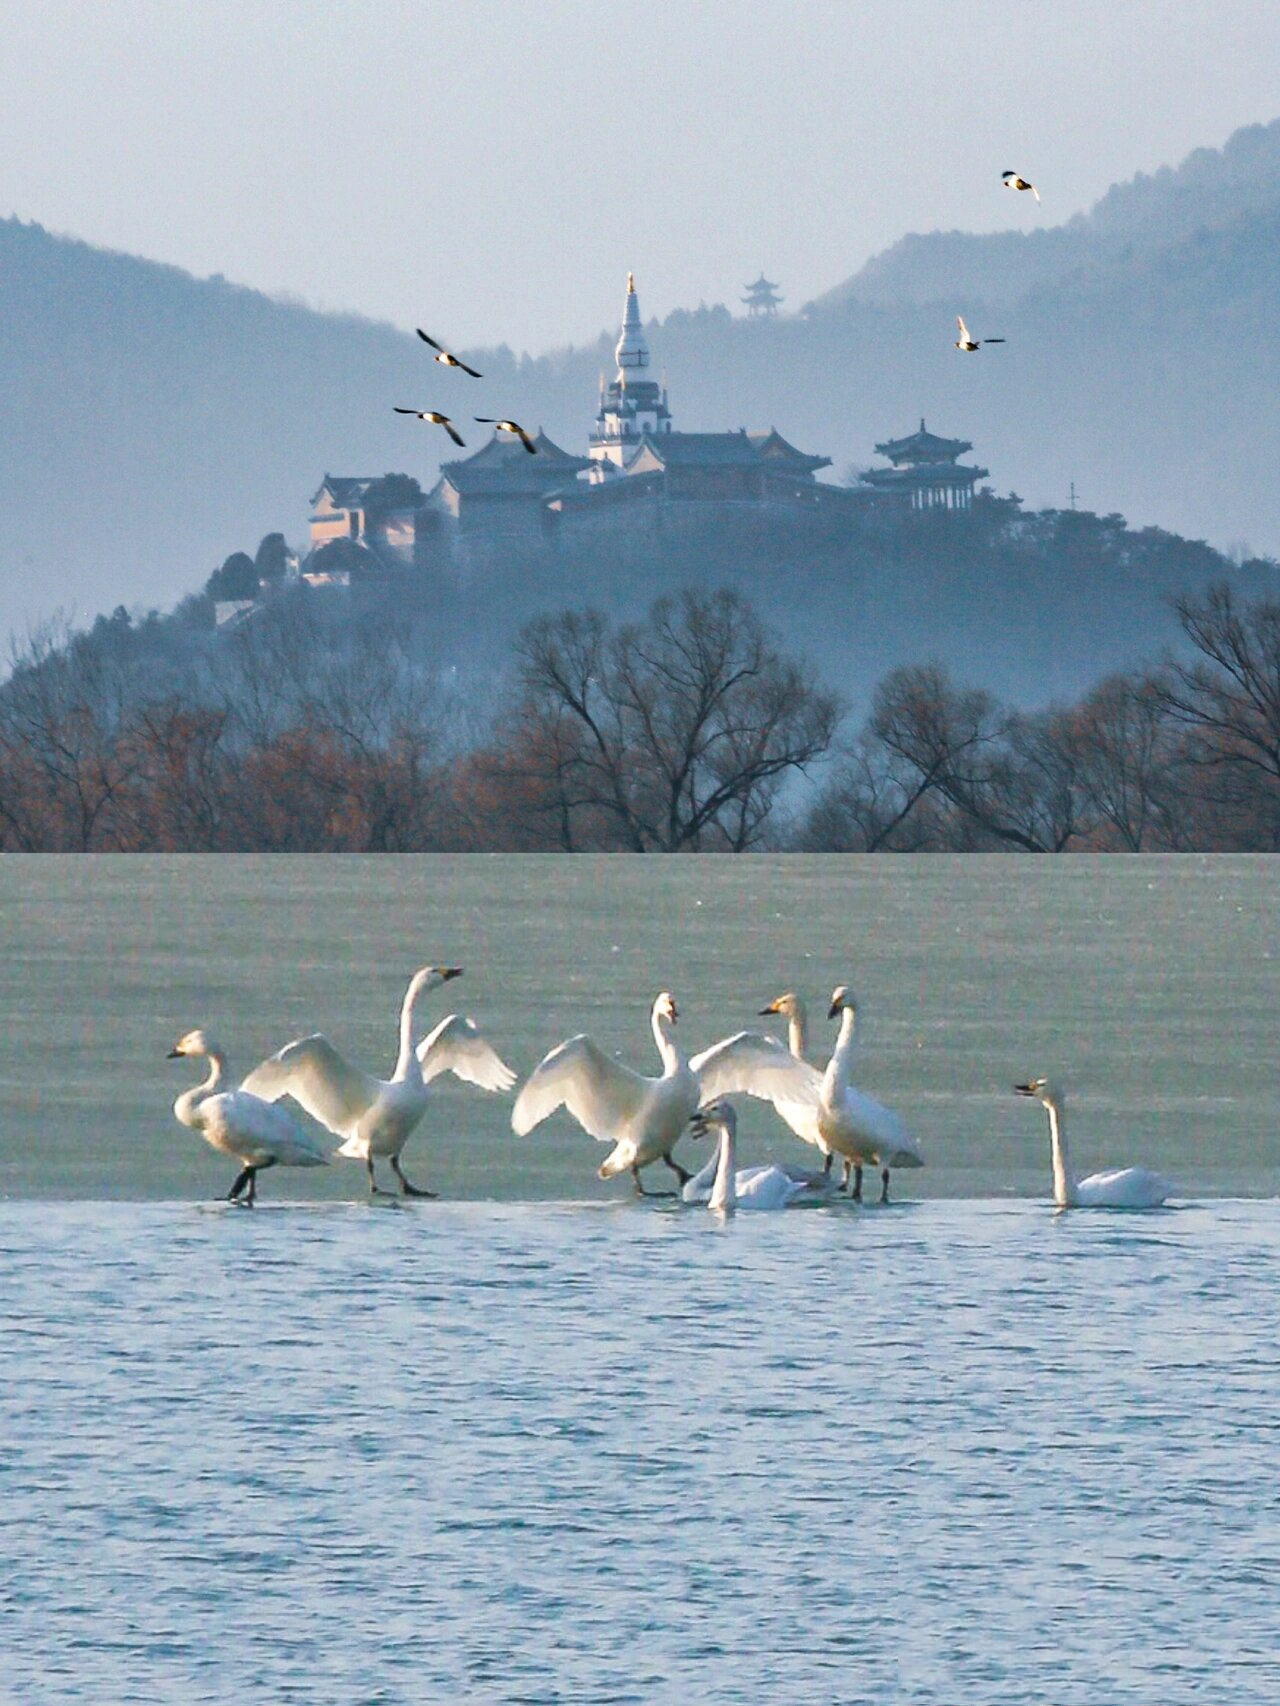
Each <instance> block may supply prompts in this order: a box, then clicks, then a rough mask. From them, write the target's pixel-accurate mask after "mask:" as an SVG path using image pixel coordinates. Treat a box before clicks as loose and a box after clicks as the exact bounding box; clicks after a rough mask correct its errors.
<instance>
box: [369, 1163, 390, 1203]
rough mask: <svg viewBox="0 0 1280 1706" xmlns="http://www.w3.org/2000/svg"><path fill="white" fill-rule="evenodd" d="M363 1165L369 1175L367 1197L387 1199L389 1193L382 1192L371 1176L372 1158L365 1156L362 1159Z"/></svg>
mask: <svg viewBox="0 0 1280 1706" xmlns="http://www.w3.org/2000/svg"><path fill="white" fill-rule="evenodd" d="M364 1164H365V1168H366V1170H367V1171H368V1174H369V1195H370V1196H371V1197H389V1196H390V1195H391V1192H390V1191H384V1190H383V1188H382V1186H381V1185H380V1184H379V1183H378V1181H377V1180H376V1179H375V1178H374V1176H373V1156H372V1155H366V1156H365V1158H364Z"/></svg>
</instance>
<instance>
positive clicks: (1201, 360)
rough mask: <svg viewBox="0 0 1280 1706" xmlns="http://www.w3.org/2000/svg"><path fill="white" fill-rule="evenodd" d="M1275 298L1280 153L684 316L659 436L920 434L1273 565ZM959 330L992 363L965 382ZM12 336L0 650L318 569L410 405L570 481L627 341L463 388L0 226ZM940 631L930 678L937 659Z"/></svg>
mask: <svg viewBox="0 0 1280 1706" xmlns="http://www.w3.org/2000/svg"><path fill="white" fill-rule="evenodd" d="M996 193H1001V192H996ZM638 258H639V257H638ZM640 259H641V270H640V277H639V283H640V288H641V292H642V293H643V288H644V274H643V262H642V258H640ZM1278 284H1280V124H1273V125H1269V126H1267V127H1265V128H1264V127H1260V126H1255V127H1251V128H1250V129H1249V130H1247V131H1243V132H1241V133H1239V134H1238V135H1237V136H1236V137H1234V138H1232V140H1231V141H1230V142H1229V143H1228V144H1227V146H1226V148H1224V149H1223V150H1221V151H1217V152H1214V151H1210V150H1201V151H1198V152H1197V153H1196V154H1194V155H1192V156H1191V157H1190V159H1189V160H1188V161H1186V162H1184V164H1183V165H1182V166H1180V167H1178V168H1177V169H1176V170H1173V171H1167V172H1160V173H1157V174H1155V176H1154V177H1150V178H1138V179H1135V180H1133V181H1132V183H1129V184H1126V185H1121V186H1117V188H1115V189H1113V190H1112V191H1110V192H1109V193H1108V195H1107V196H1105V197H1104V198H1103V199H1102V201H1100V202H1099V203H1098V205H1097V207H1095V208H1094V209H1093V210H1092V212H1091V213H1089V214H1088V215H1086V216H1084V217H1083V218H1081V219H1077V220H1073V221H1071V222H1070V223H1069V224H1067V225H1065V226H1062V227H1058V228H1056V229H1049V230H1046V231H1043V232H1039V233H1035V234H1033V235H1030V236H1019V235H1015V234H1010V233H1001V234H997V235H995V236H992V237H969V236H964V235H963V234H955V233H949V234H935V235H933V236H929V237H913V238H908V239H904V241H903V242H902V243H901V244H898V245H896V246H895V247H894V248H893V249H891V250H889V251H887V252H886V254H885V255H884V256H881V257H879V258H878V259H877V260H876V261H873V262H872V263H870V265H869V266H868V267H866V268H864V269H863V271H862V272H861V273H860V274H858V275H857V276H856V277H855V278H854V279H853V280H850V281H849V283H848V285H847V286H844V287H841V289H840V290H839V291H836V292H832V293H830V295H829V296H828V297H827V298H825V299H823V300H822V301H820V302H818V303H814V304H812V305H810V307H809V308H808V309H807V310H806V311H805V312H804V313H803V314H802V315H798V316H791V317H784V318H779V319H778V320H775V321H765V322H750V323H749V322H747V321H745V320H742V319H734V318H732V317H731V316H730V315H729V314H728V313H727V312H726V311H725V310H723V309H715V308H713V309H704V310H699V311H696V312H684V311H681V312H677V313H675V314H672V315H671V316H669V317H668V319H667V320H666V322H665V323H664V324H662V325H661V326H651V327H650V339H651V342H652V345H653V350H654V361H655V366H656V367H657V368H658V369H659V370H664V371H665V372H666V374H667V376H668V379H669V383H670V392H671V405H672V410H673V414H674V416H675V423H676V425H677V427H681V428H687V429H693V430H711V429H721V428H725V427H737V426H740V425H746V426H751V427H757V426H768V425H770V424H774V425H776V426H777V427H778V428H779V429H780V430H781V431H783V432H784V433H785V434H786V435H787V436H788V437H789V438H791V439H792V440H793V441H794V442H796V443H798V444H799V445H801V446H802V447H803V448H804V449H806V450H814V451H820V452H823V453H825V454H827V455H830V456H831V457H832V458H833V461H834V463H835V468H836V470H837V471H838V470H840V469H842V468H843V467H845V466H846V465H848V464H850V463H856V464H859V465H863V466H865V465H866V464H867V463H869V462H870V461H871V460H872V459H873V456H874V451H873V445H874V443H875V442H876V441H877V440H879V439H882V438H884V437H886V436H897V435H899V434H901V433H904V432H909V431H911V430H912V429H913V428H914V427H915V425H916V422H917V421H918V420H919V418H920V417H921V416H922V415H924V416H925V417H927V419H928V421H929V425H930V426H931V427H932V428H933V429H934V430H936V431H939V432H942V433H945V434H947V435H949V436H963V437H965V438H968V439H971V440H972V441H973V443H974V446H975V449H974V453H973V454H974V459H976V460H978V461H980V462H981V463H982V465H984V466H985V467H987V468H989V469H990V471H991V482H992V484H993V485H994V486H995V487H996V488H997V489H998V490H1000V491H1008V490H1010V489H1016V490H1017V491H1018V492H1020V493H1021V494H1022V495H1023V496H1024V497H1025V498H1026V499H1027V500H1028V501H1029V502H1030V503H1033V504H1036V505H1061V504H1063V503H1065V501H1066V497H1067V490H1068V487H1069V485H1070V483H1071V482H1072V481H1074V482H1075V483H1076V486H1077V488H1078V490H1079V493H1080V497H1081V501H1082V503H1083V504H1084V505H1085V506H1086V507H1087V508H1089V509H1093V510H1096V511H1098V512H1100V513H1102V512H1106V511H1111V510H1118V511H1121V512H1123V513H1124V514H1126V515H1127V516H1128V517H1129V518H1130V519H1131V520H1132V521H1134V522H1135V523H1138V524H1146V523H1157V524H1159V525H1161V526H1164V527H1167V528H1169V529H1171V530H1174V531H1176V532H1179V533H1183V534H1186V535H1189V536H1191V537H1201V536H1209V537H1211V538H1214V539H1215V540H1216V541H1217V542H1219V543H1229V542H1231V541H1234V540H1237V539H1246V540H1248V541H1249V542H1250V544H1251V546H1252V548H1253V550H1255V551H1271V552H1275V551H1277V550H1278V549H1280V488H1277V486H1276V483H1275V481H1274V475H1273V463H1274V457H1273V454H1272V451H1271V446H1272V444H1273V443H1274V442H1275V440H1276V437H1277V433H1278V431H1280V384H1277V381H1278V380H1280V353H1278V352H1277V348H1276V343H1275V340H1274V338H1273V337H1272V336H1271V322H1272V318H1273V315H1274V304H1275V302H1276V300H1277V285H1278ZM621 288H622V280H621V279H620V280H619V296H620V298H621ZM958 309H959V310H962V311H964V312H965V313H966V314H967V315H968V316H969V317H970V318H971V320H972V322H973V324H974V328H975V330H976V331H977V333H978V335H979V336H982V335H984V334H988V335H1003V336H1005V337H1006V338H1007V339H1008V340H1009V341H1008V342H1007V343H1006V344H1005V345H1004V346H1003V347H999V348H994V349H988V350H984V351H982V352H981V353H980V354H978V355H976V356H973V357H966V356H962V355H961V354H960V353H959V352H957V351H956V350H955V349H954V348H953V347H952V339H953V337H954V329H953V328H954V319H953V315H954V313H955V312H956V311H957V310H958ZM423 311H424V315H425V314H429V305H426V306H424V310H423ZM0 326H3V327H4V329H5V333H6V335H5V336H4V337H2V338H0V399H3V401H2V403H0V465H3V468H4V470H5V475H6V480H5V491H6V497H7V500H8V502H7V509H8V513H7V516H6V526H5V529H4V532H3V536H2V538H0V569H2V570H3V571H4V574H3V593H2V594H0V633H2V632H4V631H5V630H6V629H8V628H10V627H13V626H15V625H18V626H20V625H21V624H22V622H23V620H24V618H25V617H27V616H38V615H41V614H44V613H47V612H49V611H51V610H53V609H55V608H59V607H61V608H67V607H72V606H73V607H76V608H78V610H79V611H80V613H82V614H84V615H91V614H92V613H93V612H95V611H97V610H102V609H110V608H111V607H112V606H114V605H115V604H117V603H125V604H133V603H137V602H142V603H146V604H160V605H162V606H165V605H170V604H172V603H173V602H175V601H176V600H177V599H178V598H179V597H180V596H182V594H184V593H185V592H187V591H190V590H192V589H194V588H195V587H197V586H198V585H200V584H201V583H202V582H203V580H204V578H205V577H206V576H207V574H208V573H209V571H210V569H212V568H213V567H214V566H215V565H216V564H217V563H218V562H220V561H221V560H222V558H223V557H225V556H226V555H227V554H228V553H229V552H230V551H232V550H236V549H244V548H247V549H249V550H250V551H252V549H253V548H254V546H255V544H256V542H257V540H258V539H259V538H260V537H261V536H262V534H264V533H266V532H268V531H272V530H275V529H282V530H283V531H284V532H285V533H286V534H287V535H288V537H289V538H290V539H291V540H295V541H297V540H300V539H301V538H302V537H304V534H305V517H306V506H307V499H308V497H309V496H310V494H311V492H312V491H313V490H314V489H315V487H316V485H317V484H318V483H319V480H320V477H321V475H322V474H323V473H324V472H326V471H329V472H333V473H346V474H378V473H382V472H385V471H387V470H390V469H402V470H404V471H406V472H408V473H411V474H414V475H416V476H417V478H419V479H420V480H421V481H422V482H423V483H424V485H425V484H428V483H430V481H431V480H432V479H433V478H434V474H435V470H436V466H437V464H438V460H439V458H440V455H441V453H442V451H443V450H445V449H448V448H449V447H448V446H447V445H446V444H444V443H442V441H441V440H440V439H439V437H438V435H436V434H434V433H428V432H426V431H424V430H423V429H421V428H419V427H417V426H416V425H409V424H407V423H406V422H405V421H403V420H402V419H401V418H400V417H397V416H395V415H393V414H392V412H391V409H392V405H393V404H396V403H403V404H413V405H414V406H419V407H433V406H435V407H438V406H444V407H445V408H446V409H447V410H448V412H450V413H452V414H454V415H456V416H459V417H461V418H462V419H463V420H465V418H466V416H467V415H468V414H469V413H479V414H507V413H510V414H512V415H514V416H515V418H517V419H523V420H526V421H528V422H530V423H531V424H541V425H543V426H545V428H546V430H547V431H548V432H549V433H550V434H551V435H552V436H553V437H554V438H556V439H558V440H559V441H560V442H561V443H563V444H564V445H565V446H566V448H569V449H579V448H581V447H582V446H583V444H584V441H585V438H586V435H587V432H588V430H589V427H590V421H591V418H592V415H593V414H594V409H595V396H596V382H597V377H598V374H599V372H600V370H601V369H602V368H605V367H607V366H609V365H610V361H611V349H612V344H613V341H614V336H615V334H614V333H612V332H611V333H606V334H602V335H601V336H600V337H599V338H598V339H596V340H595V341H594V342H592V343H591V344H589V345H587V346H586V347H583V348H580V349H573V350H565V351H559V352H555V353H553V354H550V355H547V356H544V357H540V358H538V359H536V360H531V359H529V358H527V357H525V358H520V359H517V358H515V357H514V356H513V355H512V353H511V352H510V351H509V350H505V349H503V350H496V351H487V352H484V354H483V356H482V358H481V359H479V360H478V361H477V365H479V366H480V367H481V368H482V370H483V371H484V373H485V375H486V377H485V380H484V381H483V383H481V384H475V383H474V382H472V381H469V380H464V379H462V378H460V377H459V376H457V375H453V374H444V375H441V373H440V370H439V369H438V368H436V367H435V366H434V365H433V364H432V363H431V362H430V361H429V360H428V359H427V357H426V354H425V352H424V351H423V349H422V347H421V345H419V344H418V342H417V340H416V339H414V338H413V337H412V336H411V335H410V336H406V335H404V334H403V333H401V332H398V331H396V330H395V329H393V328H391V327H389V326H385V325H377V324H373V323H371V322H368V321H363V320H360V319H358V318H355V317H343V316H335V315H324V314H318V313H315V312H313V311H311V310H309V309H306V308H303V307H300V306H297V305H292V304H288V303H282V302H277V301H273V300H271V299H269V298H267V297H264V296H262V295H259V294H257V293H255V292H253V291H250V290H245V289H240V288H236V287H233V286H230V285H228V284H226V283H225V282H224V281H221V280H217V279H214V280H196V279H193V278H191V277H189V276H188V275H186V274H184V273H181V272H179V271H177V270H176V269H174V268H170V267H162V266H158V265H156V264H154V263H151V262H147V261H142V260H137V259H134V258H131V257H128V256H123V255H116V254H110V253H105V252H103V251H100V250H95V249H92V248H90V247H88V246H87V245H84V244H81V243H76V242H73V241H69V240H67V239H64V238H56V237H53V236H50V235H49V234H48V233H46V232H45V231H43V230H41V229H40V228H39V227H38V226H30V225H23V224H21V223H19V222H17V221H13V220H10V221H0ZM472 353H473V354H475V353H476V352H474V351H473V352H472ZM464 386H465V387H467V389H465V390H464V389H463V387H464ZM481 430H482V429H479V428H475V429H473V431H474V433H475V434H476V435H477V436H476V437H474V438H473V439H472V440H471V442H472V443H474V444H479V443H480V442H481V440H480V438H479V436H478V435H479V433H480V432H481ZM451 453H452V452H451ZM597 585H598V586H599V587H600V588H601V589H602V590H601V593H600V596H601V597H604V596H606V594H607V588H608V585H609V582H608V577H607V575H606V576H604V577H600V578H598V581H597ZM545 590H546V596H547V599H548V602H554V601H555V599H556V596H557V589H556V587H555V586H554V585H552V584H547V585H546V589H545ZM778 596H779V599H780V600H782V599H784V598H788V597H790V596H791V595H790V594H789V593H787V592H786V591H785V590H784V589H783V588H782V587H781V586H780V589H779V595H778ZM929 608H930V605H929V601H928V599H927V598H925V599H924V600H923V601H922V616H923V621H924V623H925V626H924V627H923V628H922V631H921V632H920V636H919V638H920V645H919V648H918V651H919V652H921V653H923V652H927V651H928V650H930V649H937V644H940V643H943V642H945V639H946V635H945V632H944V631H941V630H937V629H936V628H932V627H930V626H928V621H929V617H928V612H929Z"/></svg>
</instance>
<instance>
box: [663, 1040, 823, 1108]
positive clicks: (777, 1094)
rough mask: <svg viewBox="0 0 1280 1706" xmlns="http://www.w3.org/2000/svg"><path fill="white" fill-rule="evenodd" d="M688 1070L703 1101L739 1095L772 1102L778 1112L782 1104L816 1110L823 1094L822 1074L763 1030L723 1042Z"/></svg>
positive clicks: (690, 1063)
mask: <svg viewBox="0 0 1280 1706" xmlns="http://www.w3.org/2000/svg"><path fill="white" fill-rule="evenodd" d="M689 1066H690V1069H691V1070H692V1071H693V1073H694V1074H695V1076H696V1077H697V1080H698V1088H699V1093H700V1095H701V1097H702V1100H703V1101H704V1102H711V1101H714V1100H715V1099H716V1097H717V1096H729V1095H733V1094H735V1093H740V1094H743V1095H747V1096H755V1097H757V1098H758V1099H759V1100H760V1101H762V1102H772V1103H773V1105H774V1106H775V1107H776V1108H777V1109H778V1110H779V1112H781V1111H782V1107H783V1105H784V1104H786V1105H788V1106H791V1107H799V1108H805V1107H812V1108H816V1107H817V1105H818V1101H819V1099H820V1097H821V1095H822V1074H821V1073H820V1072H819V1071H818V1070H817V1068H816V1067H813V1066H810V1065H809V1062H808V1061H807V1060H797V1058H796V1057H795V1055H793V1054H792V1053H791V1050H790V1049H789V1048H787V1047H786V1046H785V1045H784V1044H783V1043H780V1042H779V1041H778V1039H777V1037H769V1036H765V1034H764V1033H763V1032H762V1031H739V1032H738V1033H737V1034H736V1035H735V1036H732V1037H725V1038H724V1039H723V1041H721V1042H718V1043H713V1044H712V1045H711V1047H710V1048H708V1049H704V1050H703V1051H702V1053H701V1054H695V1055H694V1057H693V1059H692V1060H691V1061H690V1062H689ZM785 1117H786V1116H785V1115H784V1118H785ZM788 1123H790V1122H788Z"/></svg>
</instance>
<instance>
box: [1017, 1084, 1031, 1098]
mask: <svg viewBox="0 0 1280 1706" xmlns="http://www.w3.org/2000/svg"><path fill="white" fill-rule="evenodd" d="M1013 1088H1014V1091H1015V1093H1016V1094H1017V1095H1019V1096H1034V1095H1035V1094H1036V1087H1035V1085H1034V1084H1015V1085H1014V1087H1013Z"/></svg>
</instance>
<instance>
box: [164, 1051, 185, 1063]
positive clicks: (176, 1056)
mask: <svg viewBox="0 0 1280 1706" xmlns="http://www.w3.org/2000/svg"><path fill="white" fill-rule="evenodd" d="M164 1058H165V1059H166V1060H181V1059H182V1050H181V1049H180V1048H171V1049H170V1050H169V1052H168V1054H167V1055H165V1057H164Z"/></svg>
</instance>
